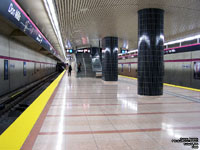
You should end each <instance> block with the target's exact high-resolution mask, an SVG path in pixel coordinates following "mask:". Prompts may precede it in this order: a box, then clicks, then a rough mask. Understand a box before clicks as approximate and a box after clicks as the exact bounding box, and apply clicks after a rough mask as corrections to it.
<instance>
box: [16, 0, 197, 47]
mask: <svg viewBox="0 0 200 150" xmlns="http://www.w3.org/2000/svg"><path fill="white" fill-rule="evenodd" d="M18 1H19V2H20V4H21V5H23V8H24V9H26V11H27V12H28V13H29V15H30V16H31V18H32V19H33V20H34V21H35V22H36V24H37V25H38V27H39V28H40V29H41V30H42V31H43V33H44V34H45V35H46V36H47V38H48V39H49V40H50V41H51V42H52V43H53V45H55V47H59V44H58V41H57V38H56V36H55V33H54V32H53V28H52V26H51V24H50V22H49V19H48V15H47V14H45V13H46V11H45V10H44V6H43V2H42V0H34V1H28V0H18ZM54 2H55V7H56V9H57V16H58V20H59V25H60V30H61V35H62V38H63V42H64V43H66V41H67V40H69V41H70V42H71V43H72V46H73V47H75V46H84V45H91V46H98V43H99V40H101V39H102V38H103V37H105V36H118V37H119V47H122V45H123V41H128V43H129V48H130V49H135V48H137V38H138V37H137V35H138V15H137V11H138V10H140V9H143V8H161V9H164V10H165V23H164V33H165V40H166V41H169V40H173V39H177V38H180V37H184V36H188V35H193V34H198V33H200V7H199V6H200V1H199V0H54ZM38 12H39V13H38Z"/></svg>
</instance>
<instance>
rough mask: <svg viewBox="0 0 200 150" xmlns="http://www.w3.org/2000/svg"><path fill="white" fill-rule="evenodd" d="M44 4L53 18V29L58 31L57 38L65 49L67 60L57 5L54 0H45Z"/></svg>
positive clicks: (51, 18)
mask: <svg viewBox="0 0 200 150" xmlns="http://www.w3.org/2000/svg"><path fill="white" fill-rule="evenodd" d="M44 4H45V7H46V10H47V12H48V15H49V18H50V20H51V24H52V25H53V29H54V31H55V33H56V36H57V38H58V41H59V44H60V46H61V49H62V51H63V55H64V57H65V60H66V54H65V48H64V45H63V41H62V37H61V33H60V28H59V24H58V19H57V16H56V10H55V7H54V2H53V0H44Z"/></svg>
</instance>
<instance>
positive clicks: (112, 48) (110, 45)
mask: <svg viewBox="0 0 200 150" xmlns="http://www.w3.org/2000/svg"><path fill="white" fill-rule="evenodd" d="M102 46H103V54H102V79H103V80H105V81H117V80H118V38H117V37H105V38H104V39H103V43H102Z"/></svg>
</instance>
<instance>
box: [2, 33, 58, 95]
mask: <svg viewBox="0 0 200 150" xmlns="http://www.w3.org/2000/svg"><path fill="white" fill-rule="evenodd" d="M4 60H8V80H5V79H4V78H5V75H4V73H5V71H4V70H5V67H4ZM56 63H57V62H56V61H55V60H53V59H51V58H49V57H47V56H45V55H42V54H40V53H38V52H36V51H34V50H33V49H30V48H28V47H26V46H24V45H22V44H21V43H19V42H17V41H14V40H13V39H11V38H9V37H6V36H4V35H1V34H0V96H1V95H3V94H6V93H8V92H10V91H13V90H16V89H18V88H20V87H23V86H25V85H27V84H29V83H31V82H33V81H36V80H38V79H40V78H42V77H44V76H46V75H48V74H50V73H53V72H55V71H56ZM24 64H25V65H24Z"/></svg>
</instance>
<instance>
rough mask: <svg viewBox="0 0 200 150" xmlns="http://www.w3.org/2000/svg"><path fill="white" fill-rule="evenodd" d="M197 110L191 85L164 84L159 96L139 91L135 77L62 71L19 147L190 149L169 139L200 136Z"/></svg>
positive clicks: (198, 95)
mask: <svg viewBox="0 0 200 150" xmlns="http://www.w3.org/2000/svg"><path fill="white" fill-rule="evenodd" d="M60 79H61V78H60ZM24 113H27V111H25V112H24ZM199 115H200V92H199V91H198V90H196V91H195V89H185V88H182V87H181V88H179V87H174V86H172V85H165V86H164V94H163V96H151V97H149V96H139V95H137V80H136V79H132V78H127V77H123V76H119V81H118V82H105V81H103V80H102V79H99V78H75V77H73V76H72V77H68V75H67V73H65V74H64V75H63V77H62V79H61V80H60V83H59V84H58V86H57V88H56V89H55V91H54V93H53V95H52V96H51V98H50V99H49V101H48V102H47V105H46V106H45V108H44V110H43V111H42V113H41V115H40V117H39V119H38V120H37V122H36V124H35V125H34V127H33V129H32V130H31V132H30V134H29V135H28V137H27V138H26V140H25V142H24V144H23V146H22V148H21V149H22V150H27V149H33V150H95V149H104V150H189V149H192V146H184V143H175V142H172V140H178V139H180V138H191V137H193V138H200V117H199ZM27 121H29V120H27ZM14 124H15V123H14ZM5 134H6V133H5ZM12 134H15V133H12ZM22 134H23V133H22ZM18 136H19V137H20V135H18ZM10 142H12V141H10ZM11 149H12V148H11Z"/></svg>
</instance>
